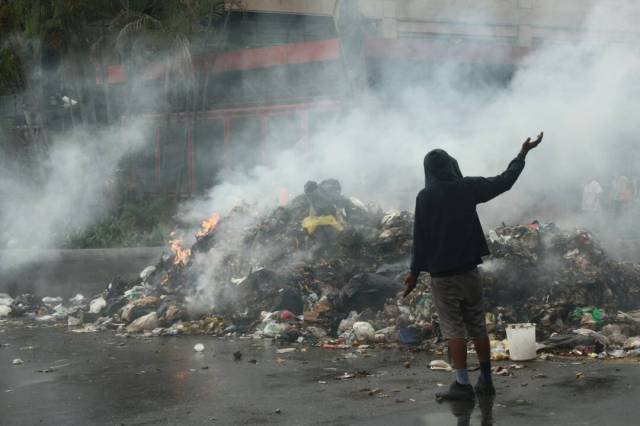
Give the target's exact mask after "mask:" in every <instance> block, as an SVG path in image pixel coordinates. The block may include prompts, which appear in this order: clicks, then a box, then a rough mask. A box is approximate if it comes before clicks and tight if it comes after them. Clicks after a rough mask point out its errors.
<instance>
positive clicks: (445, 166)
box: [424, 149, 462, 185]
mask: <svg viewBox="0 0 640 426" xmlns="http://www.w3.org/2000/svg"><path fill="white" fill-rule="evenodd" d="M424 176H425V183H426V184H427V185H428V184H429V183H434V182H450V181H455V180H458V179H462V172H461V171H460V167H459V166H458V161H457V160H456V159H455V158H453V157H452V156H450V155H449V154H447V152H446V151H445V150H443V149H434V150H433V151H430V152H429V153H428V154H427V155H426V156H425V157H424Z"/></svg>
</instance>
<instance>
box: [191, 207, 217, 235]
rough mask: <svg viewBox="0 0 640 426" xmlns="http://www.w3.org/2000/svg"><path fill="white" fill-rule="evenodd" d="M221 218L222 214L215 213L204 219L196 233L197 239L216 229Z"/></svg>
mask: <svg viewBox="0 0 640 426" xmlns="http://www.w3.org/2000/svg"><path fill="white" fill-rule="evenodd" d="M219 220H220V214H218V213H214V214H212V215H211V217H210V218H209V219H206V220H203V221H202V224H200V230H199V231H198V232H197V233H196V239H198V240H199V239H201V238H203V237H206V236H207V235H209V234H210V233H212V232H213V230H214V229H216V225H217V224H218V221H219Z"/></svg>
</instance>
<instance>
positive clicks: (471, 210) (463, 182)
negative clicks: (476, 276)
mask: <svg viewBox="0 0 640 426" xmlns="http://www.w3.org/2000/svg"><path fill="white" fill-rule="evenodd" d="M524 159H525V154H523V153H520V154H519V155H518V156H517V157H516V158H515V159H513V160H512V161H511V163H509V166H508V167H507V170H505V171H504V172H503V173H502V174H500V175H498V176H495V177H490V178H483V177H463V176H462V173H461V172H460V167H458V162H457V161H456V160H455V158H453V157H451V156H450V155H449V154H447V153H446V152H445V151H443V150H441V149H435V150H433V151H431V152H429V153H428V154H427V155H426V157H425V158H424V174H425V188H424V189H423V190H422V191H420V192H419V193H418V197H417V198H416V211H415V222H414V227H413V250H412V256H411V273H412V274H413V275H414V276H416V277H417V276H418V274H419V273H420V272H429V273H430V274H431V275H432V276H446V275H453V274H458V273H463V272H466V271H469V270H471V269H473V268H475V267H476V266H477V265H479V264H480V263H482V256H486V255H488V254H489V248H488V247H487V241H486V240H485V237H484V232H483V230H482V225H480V219H479V218H478V214H477V213H476V205H477V204H480V203H484V202H487V201H489V200H491V199H492V198H495V197H497V196H498V195H500V194H502V193H503V192H505V191H508V190H509V189H511V187H512V186H513V184H514V183H515V182H516V180H517V179H518V176H520V173H521V172H522V169H524V164H525V161H524Z"/></svg>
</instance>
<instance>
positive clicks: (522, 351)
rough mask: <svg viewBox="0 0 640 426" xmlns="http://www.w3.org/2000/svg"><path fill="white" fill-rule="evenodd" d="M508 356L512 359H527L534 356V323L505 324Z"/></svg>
mask: <svg viewBox="0 0 640 426" xmlns="http://www.w3.org/2000/svg"><path fill="white" fill-rule="evenodd" d="M507 340H508V341H509V357H510V358H511V359H512V360H513V361H528V360H532V359H535V358H536V325H535V324H528V323H526V324H509V325H507Z"/></svg>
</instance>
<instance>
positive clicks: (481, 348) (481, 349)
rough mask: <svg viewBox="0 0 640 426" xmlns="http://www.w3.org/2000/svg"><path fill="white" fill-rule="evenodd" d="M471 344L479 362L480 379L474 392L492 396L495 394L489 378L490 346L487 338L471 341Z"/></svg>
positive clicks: (491, 380)
mask: <svg viewBox="0 0 640 426" xmlns="http://www.w3.org/2000/svg"><path fill="white" fill-rule="evenodd" d="M473 344H474V346H475V348H476V353H477V354H478V362H480V377H479V378H478V386H477V387H476V391H477V392H479V393H485V394H488V395H492V394H494V393H495V389H494V388H493V379H492V378H491V344H490V342H489V337H487V336H485V337H479V338H477V339H473Z"/></svg>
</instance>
